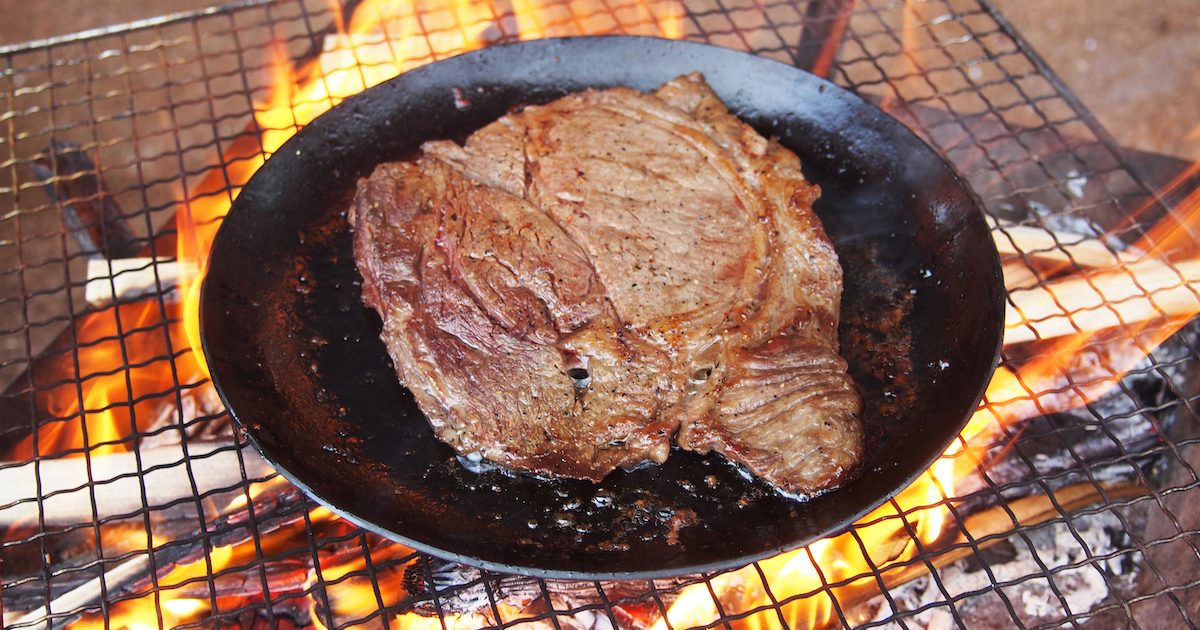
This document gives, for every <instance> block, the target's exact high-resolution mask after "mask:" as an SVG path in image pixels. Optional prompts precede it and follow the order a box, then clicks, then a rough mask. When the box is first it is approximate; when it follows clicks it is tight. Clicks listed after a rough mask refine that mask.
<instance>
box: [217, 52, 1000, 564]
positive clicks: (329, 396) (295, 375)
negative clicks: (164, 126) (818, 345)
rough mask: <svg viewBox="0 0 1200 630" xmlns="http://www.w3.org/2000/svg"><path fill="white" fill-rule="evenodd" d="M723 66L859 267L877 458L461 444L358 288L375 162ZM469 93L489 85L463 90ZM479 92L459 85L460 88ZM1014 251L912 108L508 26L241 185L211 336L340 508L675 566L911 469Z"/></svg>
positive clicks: (991, 330) (843, 512) (771, 540)
mask: <svg viewBox="0 0 1200 630" xmlns="http://www.w3.org/2000/svg"><path fill="white" fill-rule="evenodd" d="M696 70H698V71H700V72H703V73H704V75H705V78H706V79H707V80H708V82H709V83H710V84H711V85H712V86H713V88H714V89H715V90H716V91H717V93H718V94H719V95H720V96H721V97H722V99H723V100H724V101H725V102H726V103H727V104H728V105H729V106H730V108H731V109H732V110H733V111H734V112H736V113H737V114H738V115H739V116H741V117H742V118H743V120H746V121H747V122H749V123H750V124H752V125H754V126H755V127H756V128H757V129H758V130H759V131H760V132H762V133H763V134H764V135H766V136H775V137H778V138H779V139H780V141H781V142H782V143H783V144H784V145H786V146H787V147H788V148H790V149H792V150H793V151H795V152H796V153H797V154H799V156H800V158H801V160H803V162H804V172H805V174H806V176H807V177H808V178H809V179H811V180H813V181H816V182H817V183H818V184H820V185H821V187H822V190H823V194H822V197H821V199H820V201H818V202H817V204H816V206H815V210H816V212H817V214H818V215H819V216H820V217H821V219H822V221H823V222H824V224H825V227H826V229H827V231H828V232H829V234H830V236H831V238H832V239H833V240H834V242H835V246H836V247H837V250H838V254H839V256H840V257H841V259H842V264H843V267H844V268H845V275H846V288H845V295H844V298H843V307H842V309H843V310H842V317H843V320H844V321H843V325H842V331H841V335H842V345H843V354H844V355H846V358H847V360H848V361H849V362H850V364H851V373H852V374H853V375H854V377H855V381H856V383H857V384H858V385H859V387H860V390H861V392H862V395H863V398H864V402H865V404H866V410H865V411H864V423H865V428H866V433H867V435H868V444H867V453H866V460H865V462H864V468H863V472H862V474H861V475H860V476H859V477H858V478H857V479H856V480H854V481H852V482H851V483H849V484H847V485H846V486H844V487H843V488H841V489H838V490H835V491H833V492H830V493H828V494H825V495H823V496H820V497H817V498H815V499H813V500H810V501H808V502H798V501H795V500H792V499H789V498H787V497H784V496H781V495H779V494H777V493H775V492H774V491H773V490H772V489H771V488H770V487H769V486H767V485H766V484H764V483H762V482H760V481H758V480H756V479H753V478H752V477H750V476H749V475H747V474H745V473H744V471H742V470H740V469H738V468H736V467H735V466H733V465H731V464H729V463H727V462H725V461H724V460H723V459H721V458H720V457H717V456H715V455H711V456H707V457H701V456H698V455H696V454H694V453H688V452H682V451H679V450H677V449H676V450H675V451H673V452H672V454H671V456H670V458H669V459H668V461H667V463H666V464H664V465H662V466H651V467H646V468H642V469H639V470H635V471H619V472H617V473H614V474H612V475H610V476H609V477H608V478H606V479H605V480H604V481H603V482H602V483H600V484H592V483H590V482H584V481H575V480H546V479H537V478H534V477H531V476H527V475H512V474H506V473H505V472H504V471H500V470H495V469H491V468H489V467H487V466H486V465H480V464H478V463H473V462H460V461H459V460H458V459H457V458H456V456H455V453H454V452H453V450H452V449H451V448H450V447H448V446H446V445H444V444H442V443H441V442H439V441H438V440H437V439H436V438H435V437H434V435H433V432H432V430H431V429H430V428H429V426H428V424H427V423H426V422H425V419H424V417H423V416H422V415H421V412H420V410H419V409H418V408H417V406H416V404H415V403H414V401H413V399H412V396H411V395H410V394H409V393H408V392H407V391H406V390H405V389H404V388H403V387H402V386H401V385H400V384H399V383H398V382H397V380H396V376H395V373H394V372H393V370H392V366H391V364H390V361H389V359H388V356H387V354H386V352H385V349H384V346H383V343H382V342H381V341H380V340H379V338H378V335H379V330H380V322H379V319H378V317H377V316H376V314H375V313H374V312H373V311H371V310H370V309H368V308H366V307H365V306H363V305H362V303H361V289H360V280H359V276H358V273H357V271H356V269H355V266H354V257H353V247H352V239H351V234H350V232H349V226H348V224H347V221H346V216H345V210H346V208H347V206H348V203H349V200H350V198H351V197H352V195H353V192H354V185H355V182H356V180H357V178H358V177H361V176H365V175H366V174H368V173H369V172H370V171H371V169H372V168H373V167H374V166H375V165H376V164H378V163H380V162H383V161H387V160H394V159H398V158H400V157H403V156H407V155H410V154H411V152H412V151H413V150H414V149H415V148H416V147H418V146H419V145H420V144H421V143H422V142H423V141H425V140H429V139H434V138H460V139H461V138H463V137H465V136H466V135H468V134H469V133H470V132H471V131H474V130H475V129H478V128H480V127H482V126H483V125H485V124H487V123H488V122H491V121H492V120H495V119H496V118H498V117H499V116H501V115H503V114H504V113H505V112H506V111H508V110H509V109H510V108H512V107H515V106H519V105H522V104H529V103H540V102H547V101H550V100H553V99H554V98H557V97H560V96H562V95H565V94H567V93H570V92H574V91H578V90H581V89H585V88H587V87H613V86H618V85H623V86H629V87H635V88H638V89H642V90H649V89H652V88H655V87H657V86H658V85H660V84H662V83H664V82H665V81H668V80H670V79H672V78H674V77H676V76H678V75H681V74H685V73H687V72H691V71H696ZM456 94H458V95H462V94H465V95H468V98H469V100H470V106H469V107H466V108H461V107H456V106H455V101H456ZM459 98H460V102H461V97H459ZM1003 309H1004V303H1003V288H1002V283H1001V279H1000V270H999V260H998V257H997V255H996V252H995V248H994V246H993V245H992V241H991V237H990V235H989V234H988V230H987V227H986V225H985V223H984V220H983V216H982V214H981V213H980V210H979V205H978V202H977V200H976V199H975V197H974V196H973V195H972V194H971V193H970V191H969V190H967V188H966V186H965V184H963V182H962V181H961V180H959V179H958V178H957V177H956V176H955V175H954V174H953V172H952V171H951V169H950V168H949V167H948V166H947V165H946V164H945V163H944V162H943V161H942V160H941V159H940V158H939V157H938V156H937V155H936V154H935V153H934V152H933V151H932V150H931V149H929V148H928V147H927V146H925V145H924V144H923V143H921V141H920V140H918V139H917V138H916V137H915V136H913V135H912V134H911V133H910V132H909V131H908V130H907V129H905V128H904V127H903V126H902V125H901V124H900V123H898V122H897V121H895V120H894V119H892V118H890V117H889V116H887V115H886V114H884V113H882V112H881V111H879V110H878V109H876V108H874V107H873V106H871V105H868V104H867V103H865V102H863V101H862V100H861V99H859V98H858V97H856V96H854V95H851V94H849V93H847V92H845V91H844V90H841V89H840V88H837V87H836V86H834V85H832V84H830V83H828V82H825V81H823V80H821V79H818V78H816V77H814V76H812V75H809V74H807V73H805V72H802V71H800V70H797V69H795V68H792V67H790V66H785V65H782V64H779V63H776V62H773V61H769V60H765V59H761V58H757V57H754V56H751V55H747V54H745V53H740V52H735V51H730V50H725V49H721V48H715V47H710V46H705V45H701V44H694V43H689V42H679V41H669V40H659V39H652V38H640V37H619V36H613V37H592V38H569V39H557V40H539V41H533V42H522V43H519V44H512V45H507V46H496V47H492V48H488V49H485V50H481V51H477V52H473V53H469V54H466V55H463V56H460V57H456V58H453V59H449V60H446V61H442V62H438V63H434V64H430V65H428V66H425V67H422V68H420V69H418V70H414V71H412V72H409V73H407V74H405V75H403V76H400V77H398V78H396V79H394V80H392V81H389V82H387V83H384V84H382V85H379V86H377V87H374V88H372V89H370V90H367V91H365V92H364V93H362V94H360V95H358V96H356V97H354V98H352V99H349V100H347V101H346V102H344V103H342V104H341V105H339V106H338V107H335V108H334V109H332V110H331V111H330V112H328V113H327V114H325V115H324V116H322V117H320V118H319V119H317V120H316V121H314V122H313V123H312V124H311V125H309V126H308V127H306V128H305V129H303V130H302V131H301V132H299V133H298V134H296V136H295V137H293V138H292V139H291V140H290V141H289V142H288V143H287V144H285V145H284V146H283V147H282V148H281V149H280V150H279V152H278V153H276V154H275V155H274V156H273V157H272V158H271V159H270V160H269V161H268V162H267V163H266V165H265V166H264V167H263V168H262V169H260V170H259V172H258V173H257V174H256V175H255V176H254V177H253V178H252V179H251V181H250V182H249V183H248V184H247V185H246V187H245V188H244V189H243V191H242V193H241V195H240V196H239V197H238V199H237V200H236V202H235V203H234V205H233V208H232V210H231V211H230V213H229V215H228V216H227V217H226V219H225V222H224V224H223V225H222V227H221V230H220V233H219V234H218V236H217V239H216V242H215V244H214V247H213V251H212V256H211V260H210V265H209V272H208V277H207V278H206V280H205V284H204V291H203V296H202V304H201V324H202V335H203V340H204V349H205V354H206V358H207V360H208V363H209V367H210V370H211V371H212V376H213V381H214V383H215V384H216V386H217V389H218V391H219V392H220V393H221V396H222V399H223V400H224V401H225V403H226V405H227V406H228V408H229V410H230V412H231V413H232V414H233V415H234V417H235V418H236V419H237V420H238V422H239V423H240V424H241V425H242V426H243V427H245V428H246V430H247V432H248V434H249V436H250V438H251V440H252V441H253V442H254V444H255V445H256V446H257V447H258V448H259V449H260V450H261V451H262V452H263V455H264V456H265V457H266V458H267V460H268V461H271V462H272V463H273V464H274V465H275V466H276V467H277V468H278V469H279V471H280V472H281V473H283V474H284V475H285V476H286V477H287V478H288V479H290V480H291V481H293V482H294V483H296V484H297V485H298V486H300V487H301V488H303V489H304V490H305V491H307V492H308V493H309V494H311V495H312V496H313V497H314V498H315V499H317V500H318V501H320V502H321V503H323V504H325V505H327V506H329V507H330V508H331V509H333V510H334V511H335V512H337V513H338V514H341V515H343V516H345V517H346V518H349V519H350V520H352V521H354V522H356V523H358V524H360V525H362V526H364V527H366V528H367V529H370V530H372V531H375V532H377V533H380V534H382V535H384V536H387V537H389V538H393V539H395V540H399V541H402V542H405V543H407V544H409V545H412V546H413V547H414V548H417V549H420V550H423V551H427V552H429V553H433V554H435V555H438V556H441V557H444V558H448V559H452V560H458V561H462V562H466V563H469V564H474V565H477V566H483V567H487V568H492V569H497V570H501V571H515V572H521V573H528V574H533V575H539V576H544V577H572V578H581V577H582V578H590V579H601V578H626V577H653V576H663V575H679V574H685V573H692V572H699V571H707V570H715V569H719V568H726V567H731V566H737V565H740V564H744V563H747V562H749V561H752V560H755V559H758V558H762V557H766V556H769V555H773V554H775V553H778V552H780V551H783V550H786V549H792V548H796V547H798V546H801V545H803V544H806V543H808V542H811V541H812V540H815V539H817V538H820V537H822V536H825V535H827V534H829V533H832V532H834V531H835V530H837V529H839V528H842V527H845V526H847V525H849V524H850V523H852V522H853V520H854V519H856V518H857V517H859V516H861V515H863V514H865V513H866V512H867V511H869V510H870V509H872V508H873V507H875V506H877V505H879V504H880V503H881V502H883V501H884V500H885V499H886V498H888V497H890V496H892V495H893V494H895V493H896V492H898V491H899V490H901V489H903V488H904V487H905V486H906V485H907V484H908V483H909V482H910V481H911V480H912V479H914V478H915V477H916V476H918V475H919V474H920V473H922V472H923V471H924V470H925V469H926V468H928V466H929V465H930V464H931V463H932V461H933V460H934V459H935V458H936V457H937V456H938V455H939V454H940V453H941V452H942V451H943V450H944V449H945V447H946V445H947V444H948V443H949V442H950V440H952V439H953V438H954V436H955V435H956V434H957V433H958V431H959V430H960V429H961V428H962V426H963V424H964V423H965V422H966V420H967V418H968V417H969V416H970V414H971V412H972V411H973V410H974V409H975V406H976V404H977V403H978V400H979V398H980V396H981V395H982V393H983V389H984V387H985V386H986V384H987V382H988V380H989V378H990V375H991V372H992V370H993V369H994V367H995V363H996V360H997V356H998V352H999V347H1000V340H1001V331H1002V323H1003V312H1004V310H1003Z"/></svg>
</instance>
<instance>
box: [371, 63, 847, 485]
mask: <svg viewBox="0 0 1200 630" xmlns="http://www.w3.org/2000/svg"><path fill="white" fill-rule="evenodd" d="M819 192H820V191H819V190H818V188H817V187H816V186H815V185H813V184H811V183H809V182H807V181H806V180H805V179H804V177H803V175H801V173H800V161H799V159H798V158H797V157H796V156H795V154H793V153H792V152H790V151H788V150H787V149H785V148H783V147H782V146H780V145H779V144H778V143H776V142H774V141H770V140H767V139H765V138H763V137H762V136H760V135H759V134H758V133H757V132H755V131H754V130H753V129H752V128H750V127H749V126H748V125H746V124H745V123H743V122H741V121H740V120H739V119H738V118H737V117H735V116H734V115H733V114H732V113H730V111H729V110H728V109H727V108H726V107H725V105H724V104H723V103H722V102H721V101H720V100H719V99H718V98H717V96H716V95H715V93H714V92H713V91H712V90H711V89H710V88H709V86H708V84H707V83H705V82H704V79H703V78H702V77H701V76H700V75H698V74H693V75H689V76H684V77H679V78H677V79H675V80H673V81H671V82H669V83H667V84H665V85H663V86H662V87H660V88H659V89H658V90H657V91H655V92H653V93H651V94H643V93H641V92H638V91H636V90H632V89H626V88H613V89H607V90H589V91H585V92H580V93H577V94H572V95H569V96H566V97H564V98H561V99H559V100H557V101H554V102H552V103H550V104H548V105H542V106H529V107H526V108H524V109H523V110H522V111H520V112H517V113H512V114H509V115H506V116H504V117H502V118H500V119H499V120H497V121H496V122H494V123H492V124H490V125H488V126H486V127H484V128H483V129H480V130H479V131H477V132H476V133H475V134H473V135H472V136H471V137H470V138H468V139H467V141H466V143H465V145H462V146H460V145H458V144H456V143H454V142H450V141H435V142H428V143H426V144H425V145H424V146H422V151H421V155H420V157H418V158H416V159H415V160H412V161H406V162H391V163H387V164H382V165H380V166H379V167H377V168H376V170H375V171H374V173H372V174H371V176H370V177H368V178H365V179H363V180H361V181H360V182H359V185H358V192H357V195H356V197H355V199H354V203H353V207H352V211H351V221H352V223H353V225H354V229H355V258H356V260H357V263H358V268H359V271H360V272H361V273H362V276H363V280H364V282H363V299H364V301H365V302H366V304H367V305H369V306H371V307H372V308H374V309H376V310H377V311H378V312H379V314H380V316H381V318H382V320H383V333H382V338H383V341H384V342H385V343H386V345H387V348H388V351H389V353H390V354H391V356H392V358H393V360H394V362H395V366H396V372H397V374H398V376H399V377H400V380H401V381H402V382H403V383H404V384H405V385H406V386H407V387H408V388H409V389H410V390H411V391H412V392H413V395H414V396H415V397H416V399H417V402H418V404H419V405H420V407H421V409H422V411H423V412H424V413H425V415H426V416H427V418H428V419H429V422H430V424H431V425H432V426H433V429H434V431H435V432H436V434H437V435H438V437H439V438H440V439H442V440H444V441H445V442H447V443H449V444H451V445H452V446H453V447H454V448H455V449H456V450H458V451H459V452H460V453H463V454H473V453H478V454H479V455H482V456H483V457H484V458H487V459H489V460H492V461H494V462H497V463H500V464H502V465H506V466H510V467H513V468H518V469H525V470H529V471H534V472H537V473H543V474H550V475H564V476H569V477H578V478H585V479H592V480H599V479H600V478H602V477H604V476H605V475H606V474H607V473H609V472H610V471H612V470H613V469H615V468H617V467H632V466H635V465H638V464H640V463H642V462H646V461H650V462H657V463H661V462H663V461H664V460H665V459H666V457H667V455H668V453H669V450H670V446H671V443H672V441H674V442H675V443H677V444H678V445H679V446H681V447H682V448H685V449H689V450H693V451H699V452H701V453H706V452H709V451H711V450H715V451H717V452H719V453H721V454H722V455H724V456H725V457H727V458H729V459H732V460H734V461H737V462H740V463H741V464H743V465H745V466H746V467H747V468H748V469H749V470H750V471H751V472H753V473H754V474H755V475H758V476H759V477H761V478H763V479H765V480H766V481H768V482H770V483H771V484H773V485H775V486H776V487H778V488H780V489H783V490H785V491H788V492H791V493H796V494H803V495H811V494H814V493H817V492H821V491H823V490H827V489H829V488H831V487H834V486H836V485H838V484H839V483H841V482H842V481H844V480H845V479H846V477H847V476H848V475H849V474H851V473H852V472H853V471H854V470H856V468H857V466H858V464H859V462H860V460H861V459H862V430H861V426H860V423H859V420H858V417H857V415H858V411H859V406H860V401H859V398H858V395H857V393H856V390H855V388H854V384H853V382H852V381H851V379H850V377H849V376H848V375H847V373H846V363H845V361H844V360H843V359H842V358H841V356H840V355H839V354H838V311H839V306H840V301H841V292H842V272H841V268H840V267H839V265H838V260H837V255H836V254H835V253H834V250H833V246H832V245H831V244H830V241H829V239H828V237H827V236H826V235H825V232H824V230H823V228H822V227H821V224H820V222H819V221H818V219H817V218H816V216H815V215H814V214H813V212H812V203H813V201H814V200H815V199H816V198H817V196H818V195H819Z"/></svg>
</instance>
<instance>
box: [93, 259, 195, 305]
mask: <svg viewBox="0 0 1200 630" xmlns="http://www.w3.org/2000/svg"><path fill="white" fill-rule="evenodd" d="M156 260H157V259H155V258H149V257H136V258H118V259H115V260H106V259H104V258H89V259H88V264H87V278H88V280H87V285H86V286H85V288H84V298H85V299H87V302H88V304H91V305H92V306H104V305H106V304H111V303H112V302H113V301H114V299H115V300H120V301H128V300H135V299H137V298H140V297H146V296H152V295H156V294H160V293H161V295H162V299H163V300H164V301H165V302H167V303H174V302H178V301H179V289H178V287H179V284H180V282H181V281H185V280H187V279H190V278H195V277H196V274H197V273H198V272H197V269H196V265H195V263H192V262H189V261H169V262H156Z"/></svg>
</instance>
